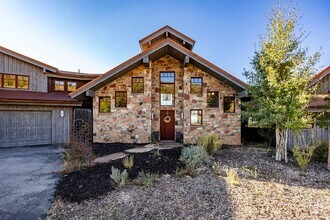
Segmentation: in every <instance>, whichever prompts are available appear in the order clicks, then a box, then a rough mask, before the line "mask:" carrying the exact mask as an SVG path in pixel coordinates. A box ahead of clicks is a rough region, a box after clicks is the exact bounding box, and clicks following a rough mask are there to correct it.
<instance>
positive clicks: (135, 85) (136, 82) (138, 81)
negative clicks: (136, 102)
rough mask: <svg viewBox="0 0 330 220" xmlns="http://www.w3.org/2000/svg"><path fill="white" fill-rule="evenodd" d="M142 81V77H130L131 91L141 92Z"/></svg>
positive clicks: (142, 87)
mask: <svg viewBox="0 0 330 220" xmlns="http://www.w3.org/2000/svg"><path fill="white" fill-rule="evenodd" d="M143 92H144V82H143V77H132V93H143Z"/></svg>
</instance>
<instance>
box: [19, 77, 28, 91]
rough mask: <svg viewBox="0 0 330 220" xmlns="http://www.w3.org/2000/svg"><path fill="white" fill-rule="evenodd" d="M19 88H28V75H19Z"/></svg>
mask: <svg viewBox="0 0 330 220" xmlns="http://www.w3.org/2000/svg"><path fill="white" fill-rule="evenodd" d="M17 88H18V89H28V88H29V77H28V76H17Z"/></svg>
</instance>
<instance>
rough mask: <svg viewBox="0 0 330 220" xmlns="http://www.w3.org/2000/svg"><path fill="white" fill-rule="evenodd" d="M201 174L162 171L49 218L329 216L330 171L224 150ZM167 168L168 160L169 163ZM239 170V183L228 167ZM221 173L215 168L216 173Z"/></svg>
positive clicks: (61, 206) (56, 207) (60, 206)
mask: <svg viewBox="0 0 330 220" xmlns="http://www.w3.org/2000/svg"><path fill="white" fill-rule="evenodd" d="M212 161H213V167H216V168H213V169H212V168H211V167H204V168H202V169H199V171H198V173H199V174H198V176H197V177H194V178H191V177H188V176H184V177H180V178H178V177H175V175H163V176H162V177H161V178H160V179H159V180H158V181H157V183H155V184H154V185H153V186H151V187H148V188H146V187H141V186H134V185H128V186H125V187H123V188H116V189H115V190H112V191H109V192H108V193H107V194H104V195H102V196H99V197H98V198H95V199H88V200H83V201H81V202H80V203H77V202H70V201H67V200H63V199H61V198H59V197H57V199H56V200H55V202H54V204H53V208H52V209H51V210H50V212H49V215H48V217H47V218H48V219H93V218H94V219H329V216H330V189H329V185H330V172H329V171H328V170H327V169H326V164H322V163H316V162H312V164H311V166H310V167H309V169H308V171H307V172H303V171H301V170H300V169H299V168H298V167H297V166H296V163H295V162H294V160H293V158H290V161H289V163H288V164H285V163H279V162H275V160H274V158H273V157H272V156H271V152H269V151H268V150H267V149H258V148H226V149H221V150H220V152H219V153H218V154H216V155H215V156H214V158H213V159H212ZM164 166H166V164H164ZM229 169H231V170H235V171H236V172H237V173H238V176H239V182H238V184H236V185H231V184H229V180H230V179H229V176H227V175H226V171H228V170H229ZM214 171H216V172H214Z"/></svg>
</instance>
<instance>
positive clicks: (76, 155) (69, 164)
mask: <svg viewBox="0 0 330 220" xmlns="http://www.w3.org/2000/svg"><path fill="white" fill-rule="evenodd" d="M94 158H95V156H94V154H93V151H92V148H91V146H90V144H89V143H86V142H79V141H75V142H71V143H70V144H69V146H68V147H67V149H65V151H64V152H63V162H64V168H65V170H64V171H65V172H72V171H74V170H79V169H81V168H83V167H86V166H90V165H91V164H92V163H93V160H94Z"/></svg>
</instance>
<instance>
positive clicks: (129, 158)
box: [123, 155, 134, 169]
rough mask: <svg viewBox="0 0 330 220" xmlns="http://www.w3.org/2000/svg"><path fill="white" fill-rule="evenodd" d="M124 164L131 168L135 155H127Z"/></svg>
mask: <svg viewBox="0 0 330 220" xmlns="http://www.w3.org/2000/svg"><path fill="white" fill-rule="evenodd" d="M123 165H124V167H125V168H127V169H131V168H132V167H133V165H134V155H131V156H126V157H125V158H124V160H123Z"/></svg>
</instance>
